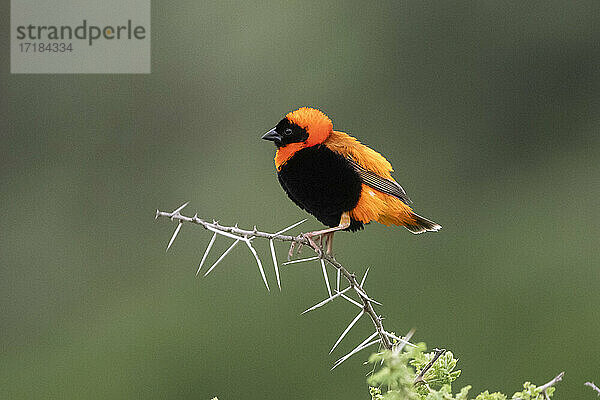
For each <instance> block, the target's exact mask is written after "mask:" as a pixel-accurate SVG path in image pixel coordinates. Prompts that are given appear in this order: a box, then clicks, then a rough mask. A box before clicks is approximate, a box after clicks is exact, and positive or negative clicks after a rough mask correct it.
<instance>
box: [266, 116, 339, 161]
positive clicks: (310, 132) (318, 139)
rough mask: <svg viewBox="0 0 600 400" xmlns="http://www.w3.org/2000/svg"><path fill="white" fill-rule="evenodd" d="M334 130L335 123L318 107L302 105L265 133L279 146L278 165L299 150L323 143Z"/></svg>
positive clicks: (276, 158) (268, 138)
mask: <svg viewBox="0 0 600 400" xmlns="http://www.w3.org/2000/svg"><path fill="white" fill-rule="evenodd" d="M332 131H333V123H332V122H331V120H330V119H329V117H327V115H325V114H323V113H322V112H321V111H319V110H317V109H316V108H309V107H302V108H300V109H298V110H296V111H291V112H289V113H288V114H287V115H286V116H285V117H284V118H283V119H282V120H281V121H279V123H278V124H277V126H275V128H273V129H271V130H270V131H269V132H267V133H265V134H264V135H263V137H262V138H263V139H265V140H270V141H273V142H274V143H275V146H277V155H276V156H275V163H276V165H277V167H278V168H279V166H280V165H281V164H283V163H284V162H285V161H287V159H289V158H290V157H291V156H293V155H294V153H296V152H297V151H298V150H301V149H303V148H306V147H311V146H316V145H319V144H321V143H323V142H324V141H325V140H326V139H327V137H328V136H329V134H330V133H331V132H332Z"/></svg>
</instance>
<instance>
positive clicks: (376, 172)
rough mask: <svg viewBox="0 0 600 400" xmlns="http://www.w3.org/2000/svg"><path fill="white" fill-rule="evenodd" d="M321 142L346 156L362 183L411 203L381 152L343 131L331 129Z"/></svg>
mask: <svg viewBox="0 0 600 400" xmlns="http://www.w3.org/2000/svg"><path fill="white" fill-rule="evenodd" d="M323 144H324V145H325V146H327V147H328V148H329V149H331V150H333V151H335V152H337V153H340V154H342V155H343V156H344V157H346V159H347V160H348V161H349V162H350V164H351V165H352V167H353V168H354V170H355V171H356V172H357V173H358V175H359V176H360V179H361V181H362V183H364V184H365V185H367V186H369V187H372V188H373V189H376V190H379V191H380V192H382V193H385V194H388V195H391V196H394V197H396V198H398V199H400V200H401V201H402V202H403V203H405V204H408V203H411V200H410V199H409V197H408V195H407V194H406V192H405V191H404V189H403V188H402V186H400V184H398V182H396V181H395V180H394V178H392V175H391V174H390V173H391V172H393V169H392V165H391V164H390V163H389V161H388V160H386V159H385V157H383V156H382V155H381V154H379V153H378V152H376V151H375V150H373V149H371V148H369V147H367V146H365V145H364V144H362V143H360V142H359V141H358V140H357V139H356V138H354V137H352V136H350V135H348V134H346V133H344V132H337V131H333V132H332V133H331V134H330V135H329V137H328V138H327V140H326V141H325V142H324V143H323Z"/></svg>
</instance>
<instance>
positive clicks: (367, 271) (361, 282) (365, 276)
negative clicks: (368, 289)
mask: <svg viewBox="0 0 600 400" xmlns="http://www.w3.org/2000/svg"><path fill="white" fill-rule="evenodd" d="M369 268H370V267H368V268H367V270H366V271H365V274H364V275H363V278H362V280H361V281H360V287H363V285H364V284H365V281H366V280H367V274H368V273H369Z"/></svg>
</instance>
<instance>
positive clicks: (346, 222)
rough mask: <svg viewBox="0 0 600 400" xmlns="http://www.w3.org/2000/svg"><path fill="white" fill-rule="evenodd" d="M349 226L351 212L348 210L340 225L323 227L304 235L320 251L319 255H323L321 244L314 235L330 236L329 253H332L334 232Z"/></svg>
mask: <svg viewBox="0 0 600 400" xmlns="http://www.w3.org/2000/svg"><path fill="white" fill-rule="evenodd" d="M349 226H350V214H349V213H348V211H346V212H344V213H343V214H342V216H341V217H340V224H339V225H338V226H335V227H333V228H327V229H322V230H320V231H314V232H308V233H305V234H304V235H302V236H304V237H305V238H306V240H308V242H309V243H310V245H311V246H312V247H313V248H314V249H315V250H316V251H317V253H319V255H321V254H320V251H321V249H320V247H319V246H317V244H316V243H315V241H314V240H312V238H313V237H314V236H321V235H326V236H328V239H329V240H328V242H327V254H331V251H332V250H333V234H334V233H335V232H337V231H341V230H344V229H346V228H348V227H349Z"/></svg>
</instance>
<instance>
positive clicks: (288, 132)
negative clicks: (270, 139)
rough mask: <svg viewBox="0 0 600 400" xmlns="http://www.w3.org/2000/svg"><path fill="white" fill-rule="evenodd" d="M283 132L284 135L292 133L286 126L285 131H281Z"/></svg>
mask: <svg viewBox="0 0 600 400" xmlns="http://www.w3.org/2000/svg"><path fill="white" fill-rule="evenodd" d="M283 134H284V135H285V136H290V135H291V134H292V129H291V128H287V129H286V130H285V131H283Z"/></svg>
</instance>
